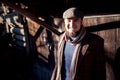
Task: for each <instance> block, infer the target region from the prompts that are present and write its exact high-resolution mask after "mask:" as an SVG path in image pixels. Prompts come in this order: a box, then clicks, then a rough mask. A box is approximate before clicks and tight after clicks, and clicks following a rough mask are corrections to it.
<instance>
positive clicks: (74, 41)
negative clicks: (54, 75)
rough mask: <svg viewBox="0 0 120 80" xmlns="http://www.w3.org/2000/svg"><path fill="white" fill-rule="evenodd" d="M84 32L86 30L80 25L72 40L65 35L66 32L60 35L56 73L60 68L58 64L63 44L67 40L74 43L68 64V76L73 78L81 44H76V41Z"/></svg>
mask: <svg viewBox="0 0 120 80" xmlns="http://www.w3.org/2000/svg"><path fill="white" fill-rule="evenodd" d="M85 34H86V30H85V29H84V27H81V30H80V32H79V34H78V35H77V36H76V38H75V40H73V41H70V39H69V37H68V36H67V35H66V32H64V34H63V35H62V36H61V39H60V42H59V47H58V49H59V52H58V54H59V55H58V59H59V62H58V66H59V67H58V74H59V72H60V69H61V66H60V65H62V60H61V57H62V55H63V49H64V44H65V41H67V42H69V43H71V44H73V45H75V50H74V53H73V56H72V60H71V65H70V76H71V78H72V79H73V78H74V73H76V70H75V67H76V64H77V63H76V62H77V60H78V56H79V52H80V49H81V44H77V43H80V41H81V40H82V39H83V38H84V36H85ZM60 60H61V61H60Z"/></svg>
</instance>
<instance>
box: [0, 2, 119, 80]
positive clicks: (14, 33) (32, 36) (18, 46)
mask: <svg viewBox="0 0 120 80" xmlns="http://www.w3.org/2000/svg"><path fill="white" fill-rule="evenodd" d="M119 5H120V3H119V2H118V0H110V1H107V0H1V1H0V50H1V51H0V53H1V56H0V63H1V66H0V73H1V74H2V75H1V78H0V79H2V80H8V79H12V80H38V79H37V78H38V77H39V79H40V80H50V77H51V74H52V71H53V68H54V65H55V60H54V56H55V54H56V52H57V43H58V41H59V35H60V34H61V33H62V31H64V30H63V28H62V13H63V11H64V10H66V9H67V8H69V7H73V6H75V7H78V8H79V9H80V10H81V11H83V12H84V15H85V21H84V25H85V27H86V29H87V30H89V31H90V32H93V33H95V34H98V35H100V36H101V37H103V38H104V39H105V49H106V52H105V53H106V60H107V63H106V70H107V73H106V76H107V79H106V80H119V79H120V77H119V75H120V69H119V67H120V9H119ZM16 16H17V17H16ZM54 20H55V21H54ZM53 22H54V23H55V22H56V24H54V23H53ZM35 65H37V66H35ZM33 68H35V69H33ZM34 72H36V73H34ZM38 74H39V75H38Z"/></svg>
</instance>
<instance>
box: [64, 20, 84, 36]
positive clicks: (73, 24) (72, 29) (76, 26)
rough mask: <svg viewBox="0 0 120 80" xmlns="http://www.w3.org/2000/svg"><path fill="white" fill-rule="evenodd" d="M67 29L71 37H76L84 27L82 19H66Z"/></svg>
mask: <svg viewBox="0 0 120 80" xmlns="http://www.w3.org/2000/svg"><path fill="white" fill-rule="evenodd" d="M64 23H65V29H66V31H67V34H68V35H69V36H73V37H74V36H76V33H77V32H78V31H79V30H80V28H81V25H82V20H81V18H68V19H64Z"/></svg>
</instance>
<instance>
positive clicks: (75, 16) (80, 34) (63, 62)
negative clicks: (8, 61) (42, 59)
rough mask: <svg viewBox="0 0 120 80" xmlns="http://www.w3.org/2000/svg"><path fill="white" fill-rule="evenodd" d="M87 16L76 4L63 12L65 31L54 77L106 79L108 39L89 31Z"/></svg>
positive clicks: (82, 79)
mask: <svg viewBox="0 0 120 80" xmlns="http://www.w3.org/2000/svg"><path fill="white" fill-rule="evenodd" d="M83 17H84V16H83V13H82V12H80V11H79V10H78V9H77V8H76V7H72V8H69V9H67V10H66V11H65V12H64V13H63V19H64V23H65V32H64V33H63V34H62V35H61V36H60V42H59V47H58V53H57V55H58V56H57V62H56V66H55V69H54V71H53V74H52V78H51V80H106V69H105V56H104V40H103V39H102V38H101V37H99V36H97V35H95V34H92V33H89V32H87V31H86V30H85V28H84V27H83V25H82V21H83Z"/></svg>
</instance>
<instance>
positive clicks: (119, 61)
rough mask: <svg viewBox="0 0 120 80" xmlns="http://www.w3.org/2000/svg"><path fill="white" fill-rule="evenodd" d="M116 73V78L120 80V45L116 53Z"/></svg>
mask: <svg viewBox="0 0 120 80" xmlns="http://www.w3.org/2000/svg"><path fill="white" fill-rule="evenodd" d="M114 73H115V78H116V80H120V47H119V48H118V49H117V52H116V54H115V62H114Z"/></svg>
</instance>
